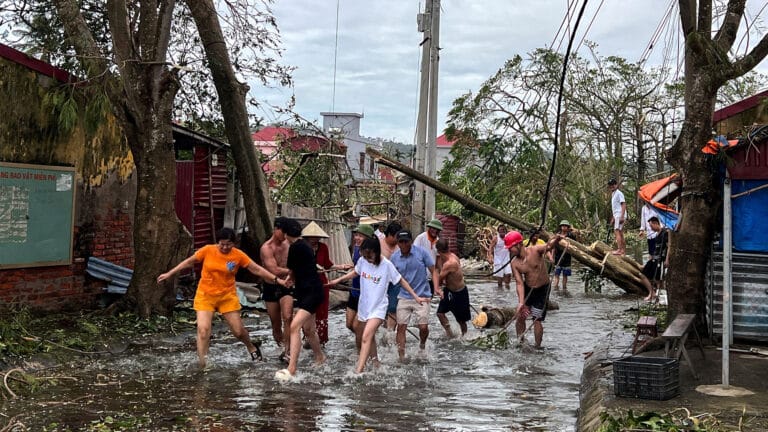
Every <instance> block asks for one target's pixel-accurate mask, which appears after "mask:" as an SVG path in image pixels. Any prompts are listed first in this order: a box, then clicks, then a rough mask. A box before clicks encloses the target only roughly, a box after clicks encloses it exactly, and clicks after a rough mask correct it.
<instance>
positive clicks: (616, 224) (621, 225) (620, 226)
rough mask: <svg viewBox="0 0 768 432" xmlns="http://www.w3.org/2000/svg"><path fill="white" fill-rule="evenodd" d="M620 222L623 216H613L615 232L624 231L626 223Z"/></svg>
mask: <svg viewBox="0 0 768 432" xmlns="http://www.w3.org/2000/svg"><path fill="white" fill-rule="evenodd" d="M620 220H621V215H619V216H616V215H614V216H613V229H615V230H622V229H624V223H622V222H619V221H620Z"/></svg>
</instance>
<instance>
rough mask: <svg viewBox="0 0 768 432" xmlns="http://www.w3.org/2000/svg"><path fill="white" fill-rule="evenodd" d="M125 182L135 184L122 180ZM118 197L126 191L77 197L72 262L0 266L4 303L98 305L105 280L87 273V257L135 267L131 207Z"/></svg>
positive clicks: (56, 307)
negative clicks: (39, 265) (4, 267)
mask: <svg viewBox="0 0 768 432" xmlns="http://www.w3.org/2000/svg"><path fill="white" fill-rule="evenodd" d="M126 187H130V186H129V185H119V188H126ZM113 197H125V191H124V190H115V189H110V188H103V189H91V190H88V191H85V192H82V195H81V196H80V198H81V199H78V200H76V202H77V203H79V204H80V206H79V208H78V214H79V218H78V222H77V225H76V226H75V231H74V242H73V254H72V255H73V263H72V264H71V265H61V266H51V267H28V268H18V269H7V270H0V307H3V308H17V307H29V308H32V309H34V310H40V311H61V310H77V309H88V308H95V307H98V305H99V300H100V297H101V294H102V289H103V288H104V287H105V286H106V283H105V282H103V281H101V280H97V279H95V278H92V277H90V276H88V275H87V274H86V273H85V266H86V261H87V259H88V257H89V256H94V257H97V258H101V259H103V260H107V261H109V262H112V263H115V264H117V265H121V266H124V267H129V268H133V233H132V225H133V222H132V213H131V209H129V207H127V206H126V205H125V204H124V203H125V201H124V199H122V200H117V199H115V198H113ZM110 198H111V199H110ZM97 204H98V205H97Z"/></svg>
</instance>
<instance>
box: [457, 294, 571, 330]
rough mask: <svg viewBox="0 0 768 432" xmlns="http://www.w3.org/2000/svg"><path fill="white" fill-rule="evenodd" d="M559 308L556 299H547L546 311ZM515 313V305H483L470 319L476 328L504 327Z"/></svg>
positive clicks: (513, 317)
mask: <svg viewBox="0 0 768 432" xmlns="http://www.w3.org/2000/svg"><path fill="white" fill-rule="evenodd" d="M559 309H560V305H559V304H558V303H557V302H556V301H554V300H552V299H547V310H548V311H551V310H559ZM516 315H517V308H516V307H505V308H495V307H488V306H483V307H482V308H480V313H478V314H477V315H476V316H475V318H474V319H473V320H472V324H474V326H475V327H477V328H492V327H504V326H506V325H507V323H509V322H510V321H512V320H513V319H515V316H516Z"/></svg>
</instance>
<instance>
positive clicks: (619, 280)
mask: <svg viewBox="0 0 768 432" xmlns="http://www.w3.org/2000/svg"><path fill="white" fill-rule="evenodd" d="M365 152H366V153H368V154H369V155H371V156H372V157H373V158H374V160H375V161H376V162H377V163H379V164H381V165H385V166H388V167H390V168H392V169H395V170H397V171H400V172H401V173H403V174H405V175H407V176H410V177H411V178H413V179H415V180H418V181H420V182H421V183H424V184H425V185H427V186H429V187H431V188H432V189H435V190H436V191H438V192H440V193H442V194H444V195H445V196H447V197H449V198H451V199H453V200H455V201H456V202H458V203H459V204H461V205H462V206H464V208H466V209H468V210H472V211H476V212H478V213H482V214H484V215H486V216H490V217H492V218H494V219H496V220H498V221H500V222H503V223H505V224H507V225H510V226H512V227H515V228H517V229H519V230H529V229H531V228H537V226H536V225H534V224H531V223H528V222H525V221H523V220H520V219H517V218H515V217H513V216H510V215H508V214H506V213H504V212H502V211H499V210H497V209H495V208H493V207H491V206H488V205H486V204H483V203H481V202H480V201H478V200H476V199H474V198H472V197H470V196H467V195H465V194H462V193H461V192H458V191H456V190H455V189H452V188H451V187H449V186H447V185H445V184H443V183H440V182H439V181H437V180H435V179H433V178H431V177H429V176H426V175H424V174H422V173H420V172H418V171H416V170H414V169H413V168H411V167H409V166H407V165H403V164H401V163H400V162H398V161H395V160H392V159H390V158H388V157H387V156H385V155H383V154H382V153H380V152H378V151H376V150H375V149H372V148H370V147H369V148H367V149H366V150H365ZM551 236H552V233H550V232H548V231H544V230H542V231H541V238H543V239H544V240H548V239H549V238H550V237H551ZM560 246H561V247H566V246H567V247H568V253H570V254H571V255H572V256H573V258H574V259H575V260H576V261H578V262H580V263H582V264H584V265H585V266H587V267H589V268H590V269H592V270H593V271H594V272H596V273H598V274H599V275H601V276H603V277H605V278H607V279H609V280H610V281H611V282H613V283H615V284H616V285H617V286H618V287H619V288H621V289H623V290H624V291H626V292H628V293H632V294H646V293H647V291H646V289H645V287H644V286H643V284H642V282H641V275H642V274H641V273H640V266H639V265H638V264H637V263H634V260H632V259H631V258H629V257H619V256H616V255H612V254H611V253H610V252H608V253H606V252H605V251H593V250H592V249H590V248H589V247H587V246H585V245H583V244H581V243H579V242H577V241H575V240H571V239H569V240H568V241H561V242H560ZM628 261H631V262H633V263H634V265H633V264H631V263H629V262H628Z"/></svg>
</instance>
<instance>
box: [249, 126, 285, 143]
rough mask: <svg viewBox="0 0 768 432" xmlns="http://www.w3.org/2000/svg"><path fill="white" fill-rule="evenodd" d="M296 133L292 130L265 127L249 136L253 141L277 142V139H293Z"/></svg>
mask: <svg viewBox="0 0 768 432" xmlns="http://www.w3.org/2000/svg"><path fill="white" fill-rule="evenodd" d="M294 136H296V133H295V132H293V129H290V128H286V127H279V126H267V127H265V128H264V129H261V130H258V131H256V132H254V133H253V134H252V135H251V138H252V139H253V140H254V141H277V140H278V138H282V139H285V138H293V137H294Z"/></svg>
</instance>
